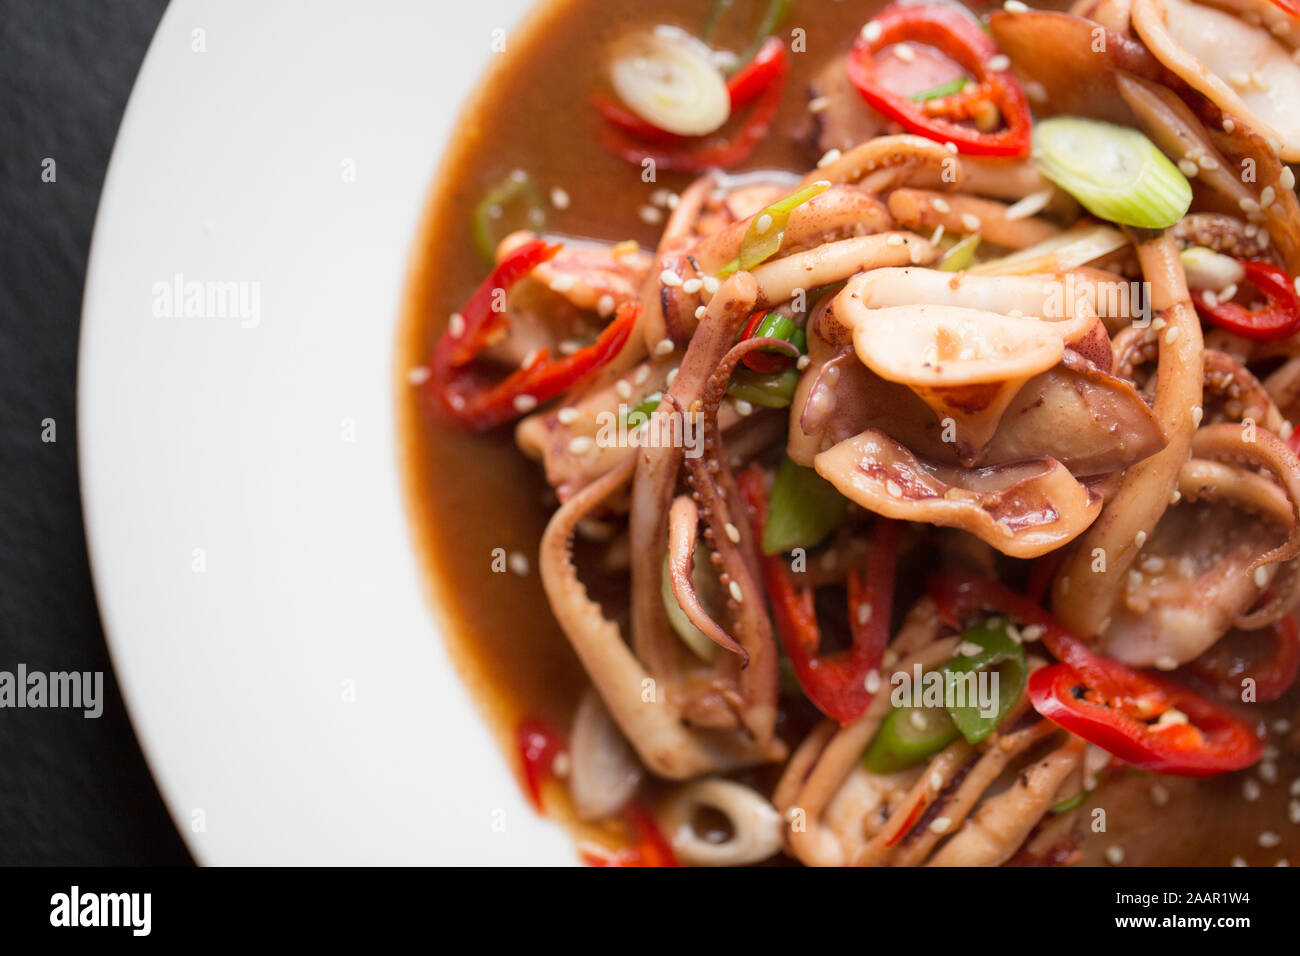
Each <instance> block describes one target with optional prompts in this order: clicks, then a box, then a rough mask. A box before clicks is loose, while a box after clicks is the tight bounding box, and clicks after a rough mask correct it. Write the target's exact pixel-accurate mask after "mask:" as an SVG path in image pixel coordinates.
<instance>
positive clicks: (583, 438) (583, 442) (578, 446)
mask: <svg viewBox="0 0 1300 956" xmlns="http://www.w3.org/2000/svg"><path fill="white" fill-rule="evenodd" d="M595 446H596V442H595V441H594V440H593V439H592V437H591V436H590V435H579V436H577V437H576V438H571V439H569V451H571V452H572V453H573V454H575V455H585V454H586V453H587V452H589V451H591V449H592V448H594V447H595Z"/></svg>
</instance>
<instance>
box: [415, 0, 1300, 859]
mask: <svg viewBox="0 0 1300 956" xmlns="http://www.w3.org/2000/svg"><path fill="white" fill-rule="evenodd" d="M766 6H767V2H766V0H735V3H734V4H733V5H732V8H731V10H730V12H728V13H727V15H726V17H725V18H724V20H723V23H722V25H721V27H720V29H719V31H718V33H717V35H716V37H715V42H716V44H717V45H719V46H723V47H727V48H731V49H739V48H741V47H743V46H744V45H745V44H746V42H747V41H748V39H749V38H750V37H751V36H752V33H753V30H754V28H755V26H756V24H757V23H758V21H759V18H760V17H761V12H762V10H763V9H764V8H765V7H766ZM793 7H794V10H793V12H792V14H791V17H790V18H789V19H788V20H787V24H786V30H790V29H792V28H794V27H798V28H801V29H803V30H805V31H806V52H805V53H801V54H796V55H794V56H793V57H792V72H791V77H790V80H789V81H788V83H787V87H786V95H785V102H784V103H783V105H782V108H781V112H780V114H779V115H778V117H777V119H776V122H775V123H774V124H773V133H772V135H770V136H769V137H768V139H767V140H766V141H765V142H764V143H763V144H761V145H760V147H759V148H758V150H757V151H756V152H755V154H754V155H753V156H752V157H751V158H750V159H749V161H748V162H746V163H745V164H744V166H743V167H742V169H771V168H781V169H789V170H793V171H797V172H799V173H800V174H802V173H803V172H805V171H806V170H807V169H809V168H811V167H812V165H813V164H815V162H816V160H817V158H818V154H817V151H816V150H815V149H814V148H812V147H811V146H808V145H806V144H804V143H803V142H799V141H796V138H795V137H794V135H793V133H794V132H795V131H796V130H797V129H798V128H799V127H800V126H801V125H802V124H803V123H804V122H806V117H807V113H806V104H807V99H808V97H807V89H808V83H809V80H810V78H811V77H812V75H814V74H815V73H816V72H817V70H818V69H820V68H821V67H822V66H823V65H824V64H825V62H826V60H827V59H829V58H830V57H831V56H833V55H835V54H838V53H840V52H843V51H844V50H846V49H847V48H848V47H849V46H850V45H851V43H852V40H853V37H854V36H855V34H856V33H857V31H858V30H859V29H860V28H861V26H862V24H863V23H864V22H865V21H866V19H867V18H868V16H869V14H870V12H871V11H872V10H873V9H876V8H877V5H874V4H862V3H853V2H847V0H846V2H837V0H802V2H796V3H795V4H794V5H793ZM708 8H709V0H656V2H655V3H654V4H646V3H644V2H642V0H555V2H551V3H549V4H543V5H541V7H540V8H539V9H538V10H536V11H535V12H534V13H533V15H532V16H531V17H530V19H529V21H528V22H527V23H526V24H525V25H524V26H523V27H521V28H520V29H518V30H516V31H515V32H514V33H513V34H511V35H510V37H509V38H508V49H507V52H506V53H505V54H504V55H502V56H500V57H498V58H497V62H496V63H495V64H494V65H493V67H492V69H491V71H490V72H489V75H488V76H487V77H486V79H485V80H484V81H483V82H482V84H481V85H480V87H479V88H478V90H477V91H476V93H475V94H474V96H473V97H472V99H471V101H470V103H469V104H467V106H466V107H465V109H464V111H463V112H462V114H461V117H460V119H459V121H458V124H457V135H456V139H455V141H454V142H453V143H452V144H451V145H450V147H449V148H448V151H447V153H446V155H445V157H444V159H443V163H442V167H441V170H440V172H439V175H438V177H437V180H436V182H435V184H434V188H433V189H432V191H431V194H430V199H429V205H428V208H427V211H426V214H425V217H424V221H423V225H422V228H421V231H420V235H419V237H418V239H417V243H416V246H415V249H414V251H413V255H412V261H411V269H410V275H409V279H408V287H407V294H406V299H405V305H404V314H403V316H402V319H401V322H402V324H401V331H400V335H399V337H398V355H397V361H396V383H397V384H396V388H397V402H398V410H399V415H398V422H399V428H400V439H401V441H400V446H401V448H402V456H403V461H402V472H403V475H404V478H405V485H406V487H405V492H406V499H407V504H408V508H409V512H410V517H411V522H412V528H413V535H414V538H415V541H416V543H417V547H418V550H419V553H420V555H421V559H422V561H423V563H424V566H425V574H426V578H427V580H428V582H429V587H430V592H431V601H432V602H433V603H434V605H435V606H436V607H437V608H438V610H439V611H440V613H441V617H442V621H443V625H444V628H443V629H444V631H445V633H446V635H447V640H448V642H449V644H450V648H451V651H452V656H453V658H454V660H455V661H456V665H457V668H458V670H459V671H460V674H461V676H462V678H463V679H464V680H465V681H466V683H467V684H468V685H469V686H470V688H471V690H472V692H473V694H474V696H475V698H476V699H477V700H478V702H479V705H480V707H481V708H482V709H483V711H484V712H485V715H486V717H487V719H488V721H489V724H490V725H491V727H492V728H493V731H494V733H495V735H496V736H497V738H498V740H499V741H500V744H501V746H502V748H503V749H504V750H505V752H506V754H507V755H508V759H509V760H510V761H511V764H512V766H514V767H515V769H516V770H518V756H517V753H516V750H515V743H514V728H515V726H516V725H517V723H518V721H519V720H520V718H522V717H525V716H531V717H539V718H541V719H543V720H545V721H547V722H549V723H551V724H553V725H554V726H555V727H557V728H561V729H567V728H568V726H569V724H570V721H571V718H572V714H573V711H574V709H575V707H576V706H577V702H578V700H579V697H580V696H581V694H582V692H583V690H584V689H585V688H586V687H587V685H588V681H587V678H586V676H585V674H584V673H583V670H582V668H581V666H580V665H579V663H578V661H577V658H576V657H575V656H574V654H573V652H572V650H571V649H570V647H569V643H568V641H567V639H566V638H565V636H564V634H563V632H562V631H561V630H560V628H559V626H558V625H557V624H556V623H555V620H554V619H553V617H552V615H551V612H550V609H549V606H548V604H547V601H546V596H545V594H544V593H543V590H542V585H541V581H540V578H539V576H538V573H537V560H536V556H537V546H538V542H539V540H540V538H541V534H542V531H543V529H544V528H545V526H546V522H547V520H548V518H549V517H550V514H551V512H552V510H553V508H554V498H553V496H552V495H551V494H550V492H549V489H548V487H547V485H546V482H545V480H544V479H543V477H542V473H541V468H540V466H539V465H538V464H537V463H535V462H533V461H531V460H529V459H527V458H525V457H524V456H523V454H521V453H520V452H519V451H518V450H517V448H516V447H515V444H514V441H513V435H512V431H511V429H510V428H503V429H499V430H497V431H496V432H494V433H492V434H490V435H474V434H465V433H461V432H457V431H453V430H450V429H448V428H445V427H443V426H441V425H440V424H439V423H438V422H437V421H436V420H435V419H434V417H433V415H432V414H431V410H430V409H429V408H428V407H427V404H426V402H425V401H424V400H423V399H422V395H423V392H422V390H421V389H418V388H413V387H412V386H411V385H410V384H408V382H407V372H408V371H409V370H410V369H413V368H417V367H420V366H423V365H424V364H425V362H426V360H427V357H428V355H429V352H430V350H431V348H432V346H433V343H434V342H435V341H436V339H437V337H438V336H439V335H440V334H441V333H442V332H443V330H444V329H445V328H446V325H447V321H448V317H449V316H450V315H451V314H452V313H453V312H455V311H456V310H457V309H459V308H460V307H461V306H462V304H463V303H464V301H465V300H466V298H467V297H468V296H469V294H470V293H471V292H472V291H473V290H474V288H475V287H477V286H478V284H479V283H480V282H481V281H482V280H483V277H484V276H485V275H486V273H487V271H488V270H487V267H486V266H485V264H484V262H483V260H482V259H481V258H480V256H479V254H478V253H477V251H476V249H475V245H474V242H473V215H474V211H475V207H476V206H477V205H478V203H479V202H480V200H481V199H482V197H483V196H484V195H486V194H487V193H488V192H490V191H491V190H492V189H493V188H494V187H495V186H497V185H498V184H500V183H501V182H502V181H503V180H504V179H505V178H506V177H507V176H508V175H509V174H510V173H511V171H513V170H515V169H522V170H524V171H526V172H527V173H528V175H529V177H530V178H531V180H532V181H533V182H534V183H536V184H537V185H538V186H539V187H540V189H541V192H542V194H543V196H549V194H550V192H551V190H552V189H553V188H555V187H558V188H560V189H563V190H564V191H565V192H566V193H567V194H568V196H569V199H570V203H569V205H568V207H567V208H565V209H563V210H561V209H556V208H553V207H551V208H548V215H549V223H548V226H547V230H548V232H557V233H561V234H567V235H572V236H585V237H591V238H597V239H607V240H613V241H619V240H625V239H634V240H637V241H638V242H640V243H641V245H642V246H643V247H644V248H649V249H653V248H654V246H655V244H656V241H657V239H658V233H659V229H660V228H661V227H660V226H659V225H655V224H650V223H646V222H644V221H643V220H642V219H641V217H640V214H639V211H640V210H641V209H642V207H644V206H647V205H649V204H650V200H651V196H652V194H653V193H655V192H656V191H657V190H661V189H665V188H666V189H670V190H673V191H674V192H680V191H681V189H682V188H684V187H685V185H687V184H688V183H689V181H690V177H688V176H679V175H674V174H670V173H661V174H660V176H659V178H658V182H654V183H645V182H642V179H641V175H640V169H639V168H638V167H635V166H631V165H629V164H626V163H624V162H623V161H621V160H618V159H615V158H613V157H611V156H609V155H607V154H606V153H605V152H604V151H603V150H602V149H601V148H600V146H599V145H598V144H597V143H596V142H595V137H594V133H595V131H596V129H597V124H598V122H599V118H598V117H597V116H596V115H595V113H594V111H593V110H592V109H591V107H590V105H589V103H588V95H589V94H590V92H591V91H592V90H593V89H596V88H598V87H599V86H601V83H602V73H603V56H602V50H603V48H604V47H605V46H606V44H608V43H609V42H610V41H612V40H613V39H615V38H616V37H618V36H620V35H622V33H623V32H624V31H626V30H629V29H634V28H636V27H638V26H641V27H649V26H653V25H656V24H660V23H674V24H677V25H679V26H681V27H683V28H684V29H687V30H689V31H692V32H694V31H696V30H697V29H698V28H699V25H700V24H701V23H702V22H703V21H704V18H705V16H706V14H707V11H708ZM548 206H550V204H549V203H548ZM503 555H504V563H505V565H506V570H504V571H494V570H493V567H494V564H495V565H496V566H498V567H499V566H501V564H502V563H503ZM519 556H522V558H523V559H524V561H526V568H525V567H523V566H522V565H521V563H520V557H519ZM511 565H514V566H516V567H517V568H518V569H519V570H524V571H525V573H523V574H519V573H516V571H515V570H511ZM585 577H586V576H585V574H584V579H585ZM593 594H595V595H596V596H597V597H599V598H601V599H603V600H607V601H608V602H609V604H608V606H607V612H609V613H610V614H611V616H613V615H614V614H615V613H616V605H617V604H618V603H619V601H618V599H619V595H618V594H617V591H616V590H611V589H609V588H608V586H607V587H606V588H605V590H604V592H602V590H601V587H600V582H596V583H594V584H593ZM1289 700H1290V703H1289V705H1288V704H1286V703H1285V702H1280V704H1279V705H1278V706H1275V707H1271V708H1269V711H1270V714H1269V719H1270V720H1272V719H1274V718H1275V717H1276V716H1281V715H1283V714H1285V715H1287V716H1294V715H1295V713H1296V709H1297V708H1296V705H1295V700H1296V695H1295V692H1294V691H1293V693H1292V694H1291V695H1290V698H1289ZM1272 742H1273V743H1275V745H1277V746H1279V747H1280V748H1282V749H1284V750H1285V749H1291V750H1293V749H1294V748H1293V747H1290V748H1288V744H1287V741H1286V740H1285V736H1284V735H1283V737H1282V738H1281V739H1276V740H1273V741H1272ZM483 759H484V760H490V759H497V758H496V756H495V755H490V754H485V755H484V756H483ZM1277 769H1278V783H1277V784H1274V785H1266V786H1263V787H1262V788H1261V796H1260V797H1259V798H1258V799H1257V800H1255V801H1250V802H1247V801H1246V800H1245V799H1244V797H1243V796H1242V792H1243V775H1233V776H1231V777H1224V778H1219V779H1217V780H1213V781H1208V782H1202V783H1192V782H1189V781H1181V780H1164V779H1162V780H1159V781H1158V782H1159V783H1160V784H1161V785H1162V786H1163V787H1164V788H1165V789H1166V790H1167V791H1168V792H1169V800H1168V802H1167V803H1165V804H1164V805H1163V806H1161V807H1157V806H1156V805H1155V803H1154V802H1153V798H1152V789H1153V784H1154V783H1156V782H1157V780H1156V778H1153V777H1150V776H1148V775H1144V774H1135V773H1131V774H1128V775H1126V776H1125V777H1123V778H1121V779H1120V780H1118V781H1116V782H1114V783H1112V784H1110V785H1108V787H1107V788H1106V792H1105V797H1104V799H1102V800H1099V801H1092V802H1090V803H1089V804H1088V808H1089V811H1090V812H1091V811H1092V809H1093V808H1094V807H1096V806H1100V807H1101V808H1102V809H1104V810H1105V811H1106V814H1105V818H1104V819H1105V826H1106V829H1105V831H1104V832H1101V833H1091V832H1090V835H1089V838H1088V839H1087V841H1086V843H1085V851H1086V856H1087V860H1088V861H1089V862H1100V861H1101V859H1102V858H1103V855H1104V852H1105V850H1106V849H1107V848H1108V847H1110V846H1112V845H1120V846H1122V847H1123V848H1124V851H1125V862H1127V863H1144V862H1145V863H1163V864H1184V865H1195V864H1207V863H1208V864H1212V865H1214V864H1217V865H1226V864H1227V863H1228V861H1229V860H1230V859H1231V858H1232V857H1233V856H1241V857H1243V858H1245V859H1246V860H1248V861H1249V862H1251V863H1253V864H1262V865H1272V864H1273V863H1274V862H1275V861H1276V860H1278V859H1279V858H1281V857H1284V856H1287V855H1290V857H1291V860H1292V862H1300V860H1297V859H1296V856H1297V844H1298V842H1300V840H1298V839H1297V835H1296V832H1297V827H1296V826H1295V825H1293V824H1291V823H1289V821H1288V820H1287V803H1288V800H1289V799H1294V798H1293V797H1289V794H1288V790H1289V784H1290V781H1291V780H1292V779H1294V778H1295V777H1296V775H1297V772H1298V771H1300V767H1298V766H1297V764H1296V762H1295V761H1294V759H1293V758H1289V757H1288V758H1284V759H1282V760H1281V761H1280V762H1279V764H1278V768H1277ZM561 791H562V788H560V787H552V788H549V790H548V791H547V809H548V811H549V812H551V813H552V814H554V815H555V816H558V817H559V818H561V819H562V820H564V821H565V822H566V823H568V824H569V825H571V826H573V827H574V828H575V829H576V830H578V831H579V832H580V833H584V834H585V835H589V836H595V835H598V833H599V832H600V831H601V829H602V828H599V827H595V828H592V827H586V826H583V825H580V824H578V823H577V822H576V821H575V820H574V818H573V816H572V813H571V812H570V809H569V807H568V806H567V805H566V803H565V801H564V799H563V795H562V792H561ZM1089 819H1096V817H1095V816H1090V817H1089ZM1265 829H1268V830H1272V831H1274V832H1277V833H1278V834H1280V835H1281V837H1282V843H1281V845H1279V846H1277V847H1273V848H1265V847H1261V846H1259V843H1258V835H1259V833H1260V832H1261V831H1262V830H1265ZM606 832H607V833H613V832H617V831H616V830H612V831H606Z"/></svg>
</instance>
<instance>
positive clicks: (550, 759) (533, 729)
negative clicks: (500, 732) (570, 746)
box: [515, 717, 564, 811]
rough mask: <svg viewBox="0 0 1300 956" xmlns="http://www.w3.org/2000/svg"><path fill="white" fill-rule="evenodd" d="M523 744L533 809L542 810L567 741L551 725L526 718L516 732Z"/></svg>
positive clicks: (523, 762) (521, 757)
mask: <svg viewBox="0 0 1300 956" xmlns="http://www.w3.org/2000/svg"><path fill="white" fill-rule="evenodd" d="M515 739H516V740H517V741H518V743H519V762H520V765H521V766H522V767H523V771H524V785H525V786H526V788H527V790H528V797H529V799H530V800H532V803H533V807H534V808H536V809H537V810H538V811H540V810H541V809H542V783H543V782H544V781H545V780H546V779H547V778H548V777H550V776H551V772H552V769H551V768H552V766H553V765H554V763H555V758H556V757H557V756H559V755H560V753H561V752H562V751H563V750H564V738H563V737H561V736H560V735H559V733H557V732H556V731H555V730H554V729H552V728H551V727H550V726H549V725H548V724H546V723H543V722H542V721H540V720H537V719H536V718H532V717H525V718H524V719H523V720H521V721H520V722H519V726H518V727H517V728H516V729H515Z"/></svg>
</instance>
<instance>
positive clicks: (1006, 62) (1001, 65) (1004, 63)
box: [984, 53, 1011, 73]
mask: <svg viewBox="0 0 1300 956" xmlns="http://www.w3.org/2000/svg"><path fill="white" fill-rule="evenodd" d="M984 66H985V67H986V68H987V69H989V70H991V71H992V72H994V73H1001V72H1002V71H1003V70H1009V69H1011V58H1010V57H1008V56H1007V55H1006V54H1004V53H999V54H998V55H997V56H995V57H993V58H992V59H991V60H989V61H988V62H987V63H985V64H984Z"/></svg>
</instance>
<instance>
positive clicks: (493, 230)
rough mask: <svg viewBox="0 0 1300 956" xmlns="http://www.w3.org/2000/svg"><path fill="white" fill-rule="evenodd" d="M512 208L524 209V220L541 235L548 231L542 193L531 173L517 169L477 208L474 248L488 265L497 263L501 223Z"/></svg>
mask: <svg viewBox="0 0 1300 956" xmlns="http://www.w3.org/2000/svg"><path fill="white" fill-rule="evenodd" d="M512 206H518V207H519V208H520V210H521V211H522V213H523V215H522V216H521V217H520V218H521V219H522V220H523V221H524V222H525V223H526V225H527V227H528V228H529V229H532V230H534V231H536V232H540V231H541V230H543V229H545V228H546V204H545V203H544V202H543V201H542V194H541V191H540V190H539V189H538V188H537V186H536V185H534V183H533V181H532V180H531V179H529V178H528V174H527V173H525V172H523V171H522V170H515V171H514V172H513V173H511V174H510V175H509V176H507V177H506V179H505V180H504V181H503V182H502V183H500V184H499V185H497V186H495V187H493V188H492V189H491V190H490V191H489V192H488V194H487V195H486V196H484V197H483V198H482V199H481V200H479V204H478V205H477V206H476V207H474V246H475V248H477V249H478V252H479V255H481V256H482V257H483V259H484V260H485V261H487V262H490V263H495V262H496V261H497V241H498V239H497V235H498V229H497V223H498V221H499V220H501V219H504V218H505V215H506V210H507V208H508V207H512ZM501 231H503V232H508V231H509V230H501Z"/></svg>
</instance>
